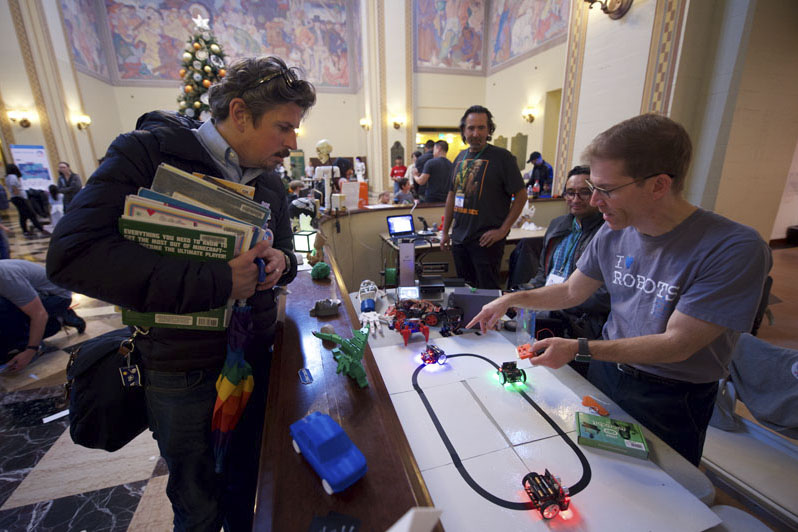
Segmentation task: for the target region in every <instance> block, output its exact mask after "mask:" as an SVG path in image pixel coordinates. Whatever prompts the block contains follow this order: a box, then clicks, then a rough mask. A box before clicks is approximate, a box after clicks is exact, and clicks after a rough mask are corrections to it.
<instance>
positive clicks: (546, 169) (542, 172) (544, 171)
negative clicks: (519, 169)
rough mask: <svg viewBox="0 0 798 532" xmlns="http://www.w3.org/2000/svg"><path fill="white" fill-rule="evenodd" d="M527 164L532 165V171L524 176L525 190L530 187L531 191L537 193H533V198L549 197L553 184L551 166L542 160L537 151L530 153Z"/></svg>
mask: <svg viewBox="0 0 798 532" xmlns="http://www.w3.org/2000/svg"><path fill="white" fill-rule="evenodd" d="M527 163H532V165H533V166H532V170H530V171H529V172H527V173H526V175H524V180H525V181H526V186H527V188H529V187H532V190H533V191H537V192H533V195H534V196H535V197H537V196H541V197H544V198H549V197H551V187H552V185H553V183H554V170H553V169H552V167H551V165H550V164H549V163H547V162H546V161H544V160H543V156H542V155H541V154H540V152H539V151H533V152H532V153H530V154H529V159H528V160H527Z"/></svg>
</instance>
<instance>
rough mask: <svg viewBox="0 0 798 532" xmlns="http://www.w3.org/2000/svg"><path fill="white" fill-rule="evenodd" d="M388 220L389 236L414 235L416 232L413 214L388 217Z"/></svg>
mask: <svg viewBox="0 0 798 532" xmlns="http://www.w3.org/2000/svg"><path fill="white" fill-rule="evenodd" d="M386 220H388V234H390V235H391V236H404V235H412V234H414V233H415V232H416V230H415V227H414V226H413V215H412V214H400V215H398V216H388V217H386Z"/></svg>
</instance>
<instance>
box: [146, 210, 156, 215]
mask: <svg viewBox="0 0 798 532" xmlns="http://www.w3.org/2000/svg"><path fill="white" fill-rule="evenodd" d="M147 214H149V215H150V216H152V215H153V214H155V211H154V210H152V209H147Z"/></svg>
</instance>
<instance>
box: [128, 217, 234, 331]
mask: <svg viewBox="0 0 798 532" xmlns="http://www.w3.org/2000/svg"><path fill="white" fill-rule="evenodd" d="M119 232H120V233H121V235H122V236H123V237H125V238H126V239H128V240H132V241H133V242H136V243H138V244H140V245H142V246H144V247H146V248H148V249H152V250H154V251H157V252H158V253H160V254H162V255H170V256H178V257H183V258H186V259H189V260H196V261H225V262H226V261H229V260H230V259H232V258H233V257H234V256H235V240H236V237H235V236H234V235H231V234H227V233H218V232H214V231H204V230H199V229H193V228H190V227H178V226H171V225H161V224H157V223H152V222H144V221H140V220H136V219H125V218H120V219H119ZM231 309H232V301H228V303H227V305H225V306H222V307H219V308H215V309H210V310H207V311H203V312H193V313H190V314H170V313H166V312H136V311H134V310H130V309H122V323H124V324H125V325H138V326H139V327H165V328H172V329H195V330H203V331H223V330H225V328H226V327H227V325H228V324H229V323H230V313H231Z"/></svg>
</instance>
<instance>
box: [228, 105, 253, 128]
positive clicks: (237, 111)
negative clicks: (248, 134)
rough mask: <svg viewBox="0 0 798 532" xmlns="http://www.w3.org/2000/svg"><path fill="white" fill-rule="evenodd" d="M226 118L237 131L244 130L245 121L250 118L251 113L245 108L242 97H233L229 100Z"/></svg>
mask: <svg viewBox="0 0 798 532" xmlns="http://www.w3.org/2000/svg"><path fill="white" fill-rule="evenodd" d="M227 118H228V119H229V120H231V121H232V125H233V127H235V129H236V131H239V132H243V131H244V128H245V127H246V124H247V122H248V121H249V120H250V118H251V115H250V112H249V109H248V108H247V104H246V103H245V102H244V100H243V99H241V98H233V99H232V100H230V106H229V113H228V117H227Z"/></svg>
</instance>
